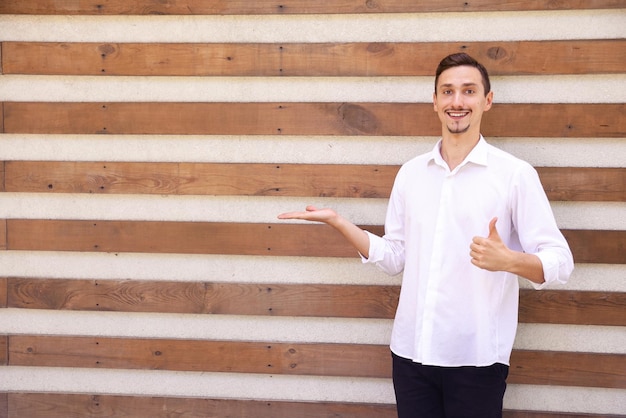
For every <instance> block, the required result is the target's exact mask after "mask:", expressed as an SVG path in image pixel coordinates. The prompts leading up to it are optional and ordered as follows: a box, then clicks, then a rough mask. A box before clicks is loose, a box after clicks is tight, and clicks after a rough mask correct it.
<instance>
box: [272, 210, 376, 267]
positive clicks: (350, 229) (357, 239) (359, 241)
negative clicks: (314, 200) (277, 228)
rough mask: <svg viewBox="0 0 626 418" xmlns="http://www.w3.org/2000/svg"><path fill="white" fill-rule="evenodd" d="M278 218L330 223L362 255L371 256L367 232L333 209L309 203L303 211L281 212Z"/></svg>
mask: <svg viewBox="0 0 626 418" xmlns="http://www.w3.org/2000/svg"><path fill="white" fill-rule="evenodd" d="M278 219H301V220H303V221H313V222H323V223H325V224H328V225H330V226H332V227H333V228H335V229H336V230H337V231H339V232H340V233H341V234H342V235H343V236H344V237H345V238H346V239H347V240H348V242H350V244H352V245H353V246H354V248H356V249H357V251H358V252H359V253H361V255H363V256H364V257H365V258H368V257H369V248H370V239H369V236H368V235H367V233H366V232H365V231H363V230H362V229H361V228H359V227H358V226H356V225H354V224H353V223H352V222H350V221H348V220H347V219H345V218H343V217H342V216H340V215H339V214H337V212H335V211H334V210H332V209H318V208H316V207H315V206H311V205H309V206H307V207H306V209H305V210H304V211H303V212H285V213H281V214H280V215H278Z"/></svg>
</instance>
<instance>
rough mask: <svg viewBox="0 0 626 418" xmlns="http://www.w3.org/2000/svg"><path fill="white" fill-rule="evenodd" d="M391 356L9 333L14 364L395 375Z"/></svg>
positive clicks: (336, 349)
mask: <svg viewBox="0 0 626 418" xmlns="http://www.w3.org/2000/svg"><path fill="white" fill-rule="evenodd" d="M390 358H391V357H390V355H389V348H388V347H387V346H383V345H365V344H289V343H267V342H241V341H200V340H167V339H127V338H99V337H56V336H49V337H33V336H24V335H11V336H9V365H11V366H53V367H88V368H124V369H149V370H178V371H203V372H228V373H232V372H241V373H264V374H288V375H320V376H354V377H390V375H391V372H390V367H389V366H390V364H389V363H390ZM381 359H384V361H381Z"/></svg>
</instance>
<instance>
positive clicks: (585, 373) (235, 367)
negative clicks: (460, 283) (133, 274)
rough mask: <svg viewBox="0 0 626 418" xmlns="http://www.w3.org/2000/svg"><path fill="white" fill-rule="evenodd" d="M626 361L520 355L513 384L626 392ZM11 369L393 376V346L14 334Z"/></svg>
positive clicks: (558, 354) (561, 354) (539, 353)
mask: <svg viewBox="0 0 626 418" xmlns="http://www.w3.org/2000/svg"><path fill="white" fill-rule="evenodd" d="M624 358H626V356H625V355H620V354H597V353H575V352H550V351H526V350H517V351H514V352H513V354H512V357H511V369H510V374H509V379H508V381H509V382H510V383H519V384H535V385H536V384H539V385H562V386H584V387H602V388H615V389H626V371H625V370H624V368H623V367H621V365H622V364H623V362H624ZM9 365H11V366H43V367H87V368H126V369H149V370H180V371H206V372H236V373H239V372H241V373H263V374H288V375H320V376H354V377H376V378H389V377H391V358H390V355H389V348H388V347H387V346H386V345H368V344H289V343H267V342H240V341H199V340H171V339H130V338H101V337H65V336H32V335H10V336H9Z"/></svg>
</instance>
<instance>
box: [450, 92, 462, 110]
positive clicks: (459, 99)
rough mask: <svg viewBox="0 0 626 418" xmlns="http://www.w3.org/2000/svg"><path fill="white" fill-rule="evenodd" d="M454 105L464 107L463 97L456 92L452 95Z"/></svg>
mask: <svg viewBox="0 0 626 418" xmlns="http://www.w3.org/2000/svg"><path fill="white" fill-rule="evenodd" d="M452 105H453V106H455V107H463V95H462V94H461V93H460V92H456V93H454V94H453V95H452Z"/></svg>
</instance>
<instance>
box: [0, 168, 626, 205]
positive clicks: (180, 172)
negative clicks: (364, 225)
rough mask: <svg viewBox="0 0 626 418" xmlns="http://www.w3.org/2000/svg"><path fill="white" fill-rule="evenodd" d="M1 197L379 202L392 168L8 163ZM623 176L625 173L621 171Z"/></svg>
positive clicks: (392, 174)
mask: <svg viewBox="0 0 626 418" xmlns="http://www.w3.org/2000/svg"><path fill="white" fill-rule="evenodd" d="M6 165H7V179H8V180H7V183H8V189H7V191H12V192H35V193H41V192H52V193H125V194H159V195H164V194H175V195H189V194H193V195H220V196H223V195H246V196H301V197H305V196H317V197H352V198H382V197H388V196H389V193H390V191H391V186H392V184H393V180H394V177H395V175H396V173H397V171H398V168H399V167H398V166H387V165H337V164H243V163H240V164H230V163H224V164H222V163H215V164H203V163H125V162H54V161H8V162H7V163H6ZM625 172H626V170H625Z"/></svg>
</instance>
